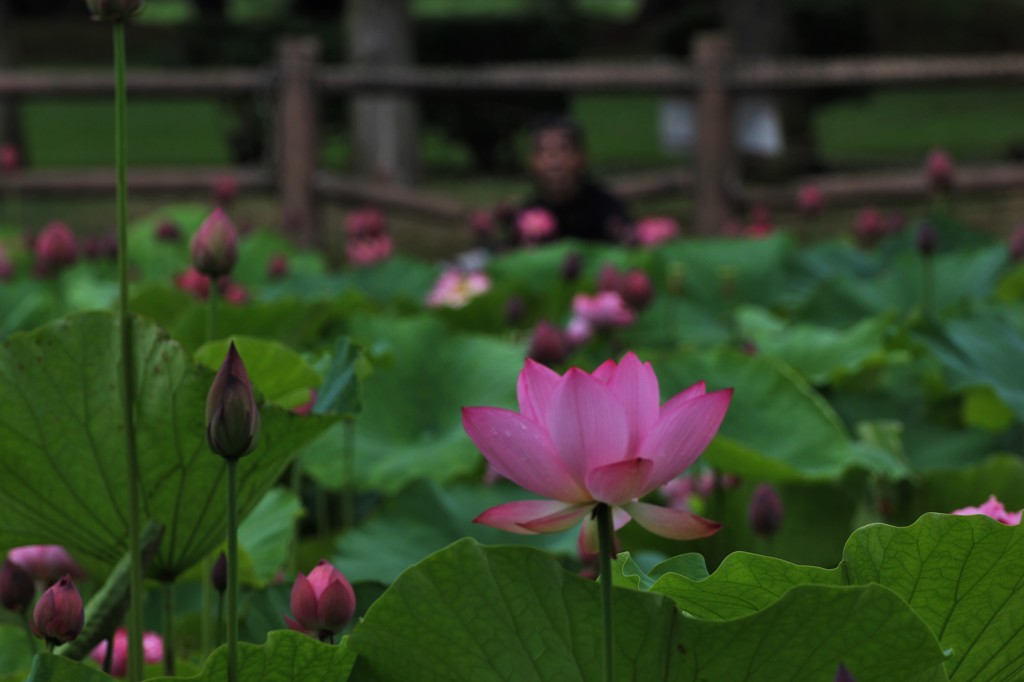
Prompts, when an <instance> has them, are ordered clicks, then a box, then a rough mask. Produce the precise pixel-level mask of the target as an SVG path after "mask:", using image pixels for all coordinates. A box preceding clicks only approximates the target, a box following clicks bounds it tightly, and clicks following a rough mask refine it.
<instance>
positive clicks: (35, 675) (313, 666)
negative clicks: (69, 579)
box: [26, 630, 355, 682]
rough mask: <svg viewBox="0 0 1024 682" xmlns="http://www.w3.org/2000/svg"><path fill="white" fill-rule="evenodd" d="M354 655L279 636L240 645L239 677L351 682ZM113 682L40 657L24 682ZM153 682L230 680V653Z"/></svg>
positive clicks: (255, 681) (258, 681) (269, 681)
mask: <svg viewBox="0 0 1024 682" xmlns="http://www.w3.org/2000/svg"><path fill="white" fill-rule="evenodd" d="M354 662H355V654H353V653H352V652H351V651H350V650H349V649H348V647H347V646H345V644H344V643H343V644H341V645H339V646H331V645H330V644H322V643H320V642H318V641H316V640H315V639H313V638H311V637H307V636H306V635H303V634H300V633H298V632H291V631H288V630H278V631H275V632H271V633H269V634H268V635H267V641H266V643H265V644H259V645H257V644H249V643H246V642H242V643H240V644H239V645H238V675H239V679H240V680H245V682H285V681H287V682H291V681H292V680H295V681H298V680H302V682H344V681H345V680H347V679H348V678H349V673H351V671H352V665H353V664H354ZM111 679H112V678H110V677H108V676H107V675H105V674H103V673H102V672H100V671H99V670H97V669H96V668H94V667H90V666H87V665H85V664H82V663H77V662H75V661H71V660H68V659H66V658H61V657H60V656H52V655H49V654H40V655H39V656H38V657H36V660H35V665H34V666H33V668H32V674H31V675H30V676H29V678H28V680H27V681H26V682H110V680H111ZM146 679H148V680H150V682H220V681H221V680H225V679H227V648H226V647H223V646H222V647H220V648H219V649H217V650H216V651H214V652H213V653H212V654H210V657H209V658H208V659H207V661H206V667H205V668H204V669H203V672H201V673H200V674H198V675H194V676H189V677H147V678H146Z"/></svg>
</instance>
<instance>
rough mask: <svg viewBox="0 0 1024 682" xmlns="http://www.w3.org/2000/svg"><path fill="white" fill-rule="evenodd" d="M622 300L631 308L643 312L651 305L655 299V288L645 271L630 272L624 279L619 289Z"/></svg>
mask: <svg viewBox="0 0 1024 682" xmlns="http://www.w3.org/2000/svg"><path fill="white" fill-rule="evenodd" d="M619 293H620V294H621V295H622V300H624V301H625V302H626V305H628V306H629V307H630V308H632V309H633V310H636V311H641V310H643V309H644V308H646V307H647V306H648V305H650V303H651V299H652V298H653V297H654V286H653V285H652V284H651V278H650V277H648V276H647V273H646V272H644V271H643V270H630V271H629V272H627V273H626V274H625V275H624V276H623V278H622V283H621V285H620V287H619Z"/></svg>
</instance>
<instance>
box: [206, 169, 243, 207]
mask: <svg viewBox="0 0 1024 682" xmlns="http://www.w3.org/2000/svg"><path fill="white" fill-rule="evenodd" d="M211 189H212V190H213V201H214V203H216V204H217V205H218V206H227V205H228V204H230V203H231V202H232V201H234V200H235V198H236V197H237V196H238V189H239V184H238V178H236V177H235V176H233V175H221V176H220V177H218V178H215V179H214V181H213V186H212V187H211Z"/></svg>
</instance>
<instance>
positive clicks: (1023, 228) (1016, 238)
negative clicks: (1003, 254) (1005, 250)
mask: <svg viewBox="0 0 1024 682" xmlns="http://www.w3.org/2000/svg"><path fill="white" fill-rule="evenodd" d="M1021 258H1024V225H1018V226H1017V227H1016V228H1015V229H1014V230H1013V233H1012V234H1011V235H1010V260H1011V261H1013V262H1014V263H1018V262H1020V259H1021Z"/></svg>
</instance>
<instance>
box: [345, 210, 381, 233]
mask: <svg viewBox="0 0 1024 682" xmlns="http://www.w3.org/2000/svg"><path fill="white" fill-rule="evenodd" d="M343 226H344V228H345V233H346V234H347V235H348V236H349V237H350V238H358V237H371V236H376V235H379V234H382V233H383V232H384V231H385V230H387V223H386V222H385V220H384V214H383V213H381V212H380V210H379V209H376V208H363V209H359V210H357V211H352V212H351V213H349V214H348V215H346V216H345V220H344V222H343Z"/></svg>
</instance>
